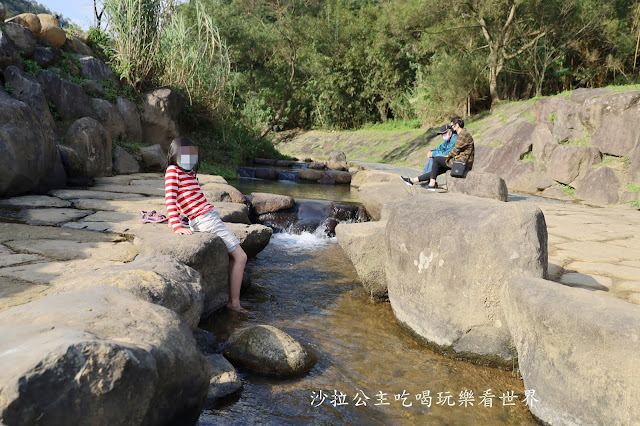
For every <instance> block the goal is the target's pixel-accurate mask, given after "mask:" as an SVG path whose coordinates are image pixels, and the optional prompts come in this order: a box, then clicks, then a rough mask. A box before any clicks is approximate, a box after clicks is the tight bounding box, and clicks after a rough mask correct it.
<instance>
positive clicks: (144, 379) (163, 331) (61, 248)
mask: <svg viewBox="0 0 640 426" xmlns="http://www.w3.org/2000/svg"><path fill="white" fill-rule="evenodd" d="M198 177H199V180H200V183H201V185H202V187H203V190H204V192H205V194H206V196H207V198H208V199H209V200H210V201H212V202H213V203H214V204H215V206H216V208H217V209H218V210H219V211H220V213H221V218H222V219H223V220H224V221H225V222H227V227H228V228H229V229H230V230H231V231H232V232H233V233H234V234H235V235H236V237H237V238H238V239H239V240H240V243H241V245H242V247H243V248H244V250H245V252H246V253H247V254H248V255H249V256H255V254H257V253H258V252H260V251H261V250H262V249H263V248H264V247H265V246H266V245H267V244H268V242H269V239H270V237H271V234H272V231H271V229H270V228H267V227H265V226H262V225H251V224H249V223H250V222H249V219H248V207H247V205H245V204H244V203H241V202H238V203H233V202H222V201H221V199H229V198H230V194H229V191H231V192H233V191H232V189H231V187H229V188H230V189H229V190H227V191H221V190H220V187H221V186H222V187H228V185H226V181H224V180H223V179H221V178H220V177H218V176H208V175H199V176H198ZM0 204H1V207H2V208H1V209H0V211H2V219H3V222H2V223H0V279H1V280H2V284H3V285H2V286H1V287H0V291H1V293H0V296H1V297H0V302H1V305H0V365H2V368H0V383H2V384H3V385H2V388H0V392H1V394H2V398H0V400H1V401H2V403H1V404H0V420H1V421H2V422H3V423H6V424H33V423H36V422H38V421H40V422H44V423H47V424H63V423H69V422H73V421H78V422H85V423H86V424H124V423H127V424H143V423H150V424H190V423H195V422H196V420H197V418H198V416H199V415H200V412H201V410H202V407H203V404H204V402H205V397H206V396H207V391H208V389H209V382H210V380H211V379H212V376H211V374H212V367H211V366H210V365H209V361H208V360H206V359H205V358H204V356H203V353H202V352H201V351H200V350H199V348H198V347H197V345H196V341H195V340H194V336H193V334H192V331H193V330H195V329H196V328H197V326H198V323H199V322H200V319H201V318H203V317H207V316H209V315H210V314H211V313H213V312H215V311H217V310H219V309H220V308H222V307H223V306H224V305H225V304H226V302H227V300H228V291H229V290H228V262H229V258H228V254H227V251H226V247H225V246H224V244H223V242H222V240H221V239H220V238H218V237H217V236H215V235H211V234H207V233H196V234H194V235H190V236H189V238H188V239H187V238H184V236H181V235H179V234H175V233H174V232H172V230H171V229H170V228H169V227H168V226H167V223H166V222H164V223H142V222H140V220H139V219H140V218H141V215H140V212H141V211H142V210H144V211H147V212H148V211H151V210H157V211H158V213H161V212H162V213H164V210H165V203H164V180H163V177H162V175H161V174H159V173H145V174H135V175H122V176H114V177H108V178H98V179H96V185H95V186H93V187H90V188H88V189H76V188H68V189H60V190H54V191H51V192H50V193H49V195H31V196H21V197H14V198H9V199H6V200H2V201H1V202H0ZM181 237H182V238H181Z"/></svg>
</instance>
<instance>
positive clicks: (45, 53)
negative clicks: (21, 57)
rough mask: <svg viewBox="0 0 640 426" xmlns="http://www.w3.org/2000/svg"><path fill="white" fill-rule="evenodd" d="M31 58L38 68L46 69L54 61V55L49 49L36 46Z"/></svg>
mask: <svg viewBox="0 0 640 426" xmlns="http://www.w3.org/2000/svg"><path fill="white" fill-rule="evenodd" d="M31 58H32V59H33V60H34V61H36V63H37V64H38V66H39V67H40V68H48V67H49V66H50V65H51V64H53V63H54V62H55V61H56V54H55V53H54V52H53V51H51V50H49V49H46V48H44V47H40V46H37V47H36V48H35V49H34V50H33V55H32V57H31Z"/></svg>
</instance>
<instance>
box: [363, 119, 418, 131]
mask: <svg viewBox="0 0 640 426" xmlns="http://www.w3.org/2000/svg"><path fill="white" fill-rule="evenodd" d="M420 126H421V123H420V120H418V119H415V120H388V121H386V122H383V123H367V124H365V125H364V126H362V130H381V131H398V130H412V129H419V128H420Z"/></svg>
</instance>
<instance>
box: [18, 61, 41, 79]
mask: <svg viewBox="0 0 640 426" xmlns="http://www.w3.org/2000/svg"><path fill="white" fill-rule="evenodd" d="M22 64H23V66H24V71H25V72H27V73H29V74H31V75H32V76H34V77H36V76H37V75H38V73H39V72H40V70H41V69H42V68H40V65H38V63H37V62H36V61H34V60H33V59H25V60H24V61H22Z"/></svg>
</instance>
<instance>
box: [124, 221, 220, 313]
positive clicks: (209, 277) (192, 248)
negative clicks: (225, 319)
mask: <svg viewBox="0 0 640 426" xmlns="http://www.w3.org/2000/svg"><path fill="white" fill-rule="evenodd" d="M134 244H136V245H138V246H139V247H140V256H151V255H169V256H172V257H174V258H175V259H177V260H178V261H180V262H182V263H184V264H185V265H187V266H189V267H191V268H193V269H195V270H196V271H198V272H199V273H200V276H201V277H202V287H203V289H204V306H203V308H202V317H203V318H205V317H207V316H209V315H211V314H212V313H213V312H215V311H216V310H218V309H220V308H222V307H224V306H225V305H226V303H227V301H228V300H229V284H228V283H229V273H228V270H229V255H228V254H227V248H226V246H225V245H224V242H223V241H222V239H221V238H220V237H218V236H217V235H213V234H210V233H206V232H196V233H194V234H193V235H180V234H176V233H175V232H173V231H172V230H171V229H169V228H168V227H167V226H166V225H162V226H159V227H156V228H153V229H149V228H143V229H140V230H139V231H137V232H136V236H135V239H134Z"/></svg>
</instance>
